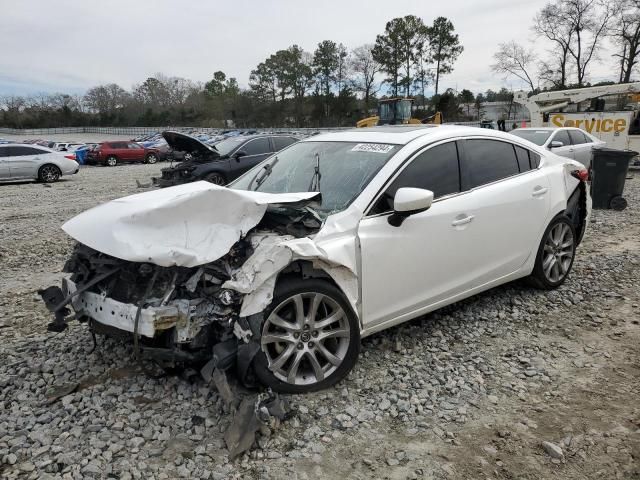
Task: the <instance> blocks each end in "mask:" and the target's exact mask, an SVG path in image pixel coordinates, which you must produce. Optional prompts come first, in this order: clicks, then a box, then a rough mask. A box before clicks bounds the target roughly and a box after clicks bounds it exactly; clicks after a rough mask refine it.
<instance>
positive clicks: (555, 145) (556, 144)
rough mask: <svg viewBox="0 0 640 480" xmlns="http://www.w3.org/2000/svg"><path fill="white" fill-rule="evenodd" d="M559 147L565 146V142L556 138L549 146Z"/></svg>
mask: <svg viewBox="0 0 640 480" xmlns="http://www.w3.org/2000/svg"><path fill="white" fill-rule="evenodd" d="M558 147H564V143H562V142H561V141H559V140H554V141H553V142H551V144H549V148H558Z"/></svg>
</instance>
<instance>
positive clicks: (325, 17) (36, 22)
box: [0, 0, 616, 96]
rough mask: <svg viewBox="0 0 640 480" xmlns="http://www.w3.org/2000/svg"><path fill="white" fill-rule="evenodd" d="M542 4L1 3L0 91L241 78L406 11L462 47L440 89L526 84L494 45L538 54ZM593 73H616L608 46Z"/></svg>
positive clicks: (359, 34) (367, 39)
mask: <svg viewBox="0 0 640 480" xmlns="http://www.w3.org/2000/svg"><path fill="white" fill-rule="evenodd" d="M546 1H547V0H509V1H506V0H482V1H478V0H473V1H472V0H447V1H445V2H436V1H434V0H358V1H356V0H319V1H318V0H316V1H308V0H306V1H305V0H234V1H221V0H207V1H202V0H198V1H196V0H127V1H123V0H109V1H99V0H0V12H2V13H1V14H0V46H1V47H0V52H1V53H0V96H2V95H10V94H18V95H28V94H36V93H54V92H64V93H71V94H82V93H84V92H85V91H86V90H87V89H88V88H90V87H92V86H95V85H99V84H104V83H118V84H119V85H120V86H122V87H124V88H125V89H130V88H131V87H132V86H133V85H135V84H139V83H142V82H143V81H144V80H145V79H146V78H147V77H149V76H152V75H154V74H156V73H158V72H162V73H164V74H166V75H169V76H179V77H185V78H189V79H191V80H196V81H202V82H205V81H207V80H209V79H210V78H211V77H212V74H213V72H214V71H217V70H222V71H224V72H225V73H226V74H227V76H228V77H236V78H237V79H238V82H239V83H240V85H241V86H245V87H246V86H247V85H248V80H249V74H250V72H251V70H252V69H253V68H255V66H256V65H257V64H258V63H260V62H261V61H263V60H264V59H265V58H267V57H268V56H269V55H271V54H272V53H274V52H276V51H277V50H280V49H284V48H287V47H288V46H290V45H292V44H297V45H300V46H301V47H302V48H304V49H305V50H307V51H309V52H313V50H314V49H315V47H316V45H317V44H318V42H320V41H322V40H325V39H330V40H334V41H336V42H342V43H343V44H345V45H346V46H347V47H348V48H354V47H357V46H360V45H362V44H365V43H373V42H374V41H375V38H376V35H377V34H379V33H382V32H383V31H384V27H385V24H386V22H387V21H389V20H390V19H392V18H394V17H399V16H404V15H408V14H412V15H416V16H419V17H421V18H422V19H423V20H424V22H425V23H427V24H430V23H431V22H433V20H434V19H435V18H436V17H438V16H445V17H447V18H449V19H450V20H451V21H452V22H453V24H454V26H455V29H456V32H457V33H458V34H459V36H460V41H461V43H462V45H463V46H464V52H463V53H462V55H461V56H460V57H459V59H458V61H457V62H456V64H455V67H454V68H455V70H454V72H453V73H452V74H450V75H447V76H445V77H443V78H442V81H441V88H440V90H441V91H444V90H445V89H446V88H454V89H456V90H461V89H463V88H467V89H469V90H471V91H473V92H474V93H477V92H480V91H485V90H487V89H488V88H492V89H494V90H496V89H500V88H501V87H503V86H504V87H507V88H510V89H511V88H512V89H519V88H520V87H521V86H522V83H520V82H518V81H517V80H515V79H507V80H505V79H504V78H503V77H502V76H500V75H495V74H493V73H492V72H491V69H490V65H491V63H492V61H493V59H492V56H493V53H494V52H495V50H496V49H497V45H498V43H500V42H504V41H509V40H516V41H518V42H520V43H523V44H526V45H529V46H532V47H535V48H536V49H537V50H538V51H539V52H541V53H544V50H545V48H546V47H547V45H545V44H544V42H541V41H539V40H538V41H536V39H535V37H534V36H533V34H532V33H531V29H530V27H531V25H532V19H533V17H534V15H535V13H536V12H537V11H538V10H540V9H541V8H542V7H543V6H544V4H545V3H546ZM601 60H602V61H601V63H599V64H597V65H594V68H593V74H592V78H591V80H592V81H599V80H604V79H615V77H616V70H615V67H614V66H613V63H614V62H613V59H612V57H611V53H609V52H608V51H604V52H603V53H602V54H601Z"/></svg>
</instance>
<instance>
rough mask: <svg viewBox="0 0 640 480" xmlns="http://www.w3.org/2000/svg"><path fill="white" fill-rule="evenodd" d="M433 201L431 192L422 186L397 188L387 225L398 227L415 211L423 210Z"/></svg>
mask: <svg viewBox="0 0 640 480" xmlns="http://www.w3.org/2000/svg"><path fill="white" fill-rule="evenodd" d="M432 203H433V192H432V191H431V190H425V189H423V188H409V187H403V188H399V189H398V191H397V192H396V195H395V197H394V198H393V213H392V214H391V215H390V216H389V219H388V221H389V225H392V226H394V227H399V226H400V225H402V222H404V220H405V219H406V218H407V217H409V216H411V215H415V214H416V213H420V212H424V211H425V210H428V209H429V208H430V207H431V204H432Z"/></svg>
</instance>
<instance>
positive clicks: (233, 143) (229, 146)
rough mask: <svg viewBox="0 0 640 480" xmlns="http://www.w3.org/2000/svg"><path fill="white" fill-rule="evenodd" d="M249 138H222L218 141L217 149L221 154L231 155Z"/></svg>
mask: <svg viewBox="0 0 640 480" xmlns="http://www.w3.org/2000/svg"><path fill="white" fill-rule="evenodd" d="M246 140H247V139H246V138H242V137H232V138H227V139H225V140H222V141H221V142H218V143H216V145H215V147H214V148H215V149H216V150H217V151H218V153H219V154H220V156H223V155H229V154H230V153H231V152H233V151H234V150H235V149H236V148H238V146H239V145H240V144H241V143H244V142H245V141H246Z"/></svg>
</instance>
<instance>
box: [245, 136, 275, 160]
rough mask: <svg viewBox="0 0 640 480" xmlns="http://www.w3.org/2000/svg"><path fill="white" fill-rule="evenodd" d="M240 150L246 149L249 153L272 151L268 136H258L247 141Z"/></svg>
mask: <svg viewBox="0 0 640 480" xmlns="http://www.w3.org/2000/svg"><path fill="white" fill-rule="evenodd" d="M240 150H244V151H245V152H246V153H247V156H248V155H262V154H265V153H269V152H271V146H270V145H269V139H268V138H267V137H262V138H256V139H253V140H249V141H248V142H247V143H245V144H244V145H243V146H242V147H240Z"/></svg>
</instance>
